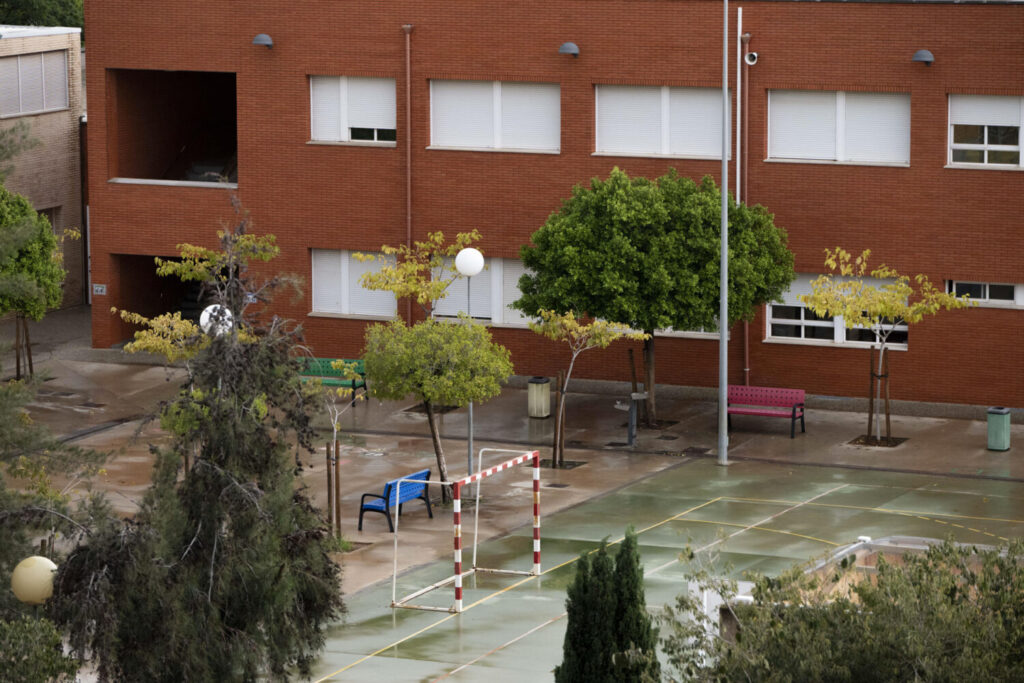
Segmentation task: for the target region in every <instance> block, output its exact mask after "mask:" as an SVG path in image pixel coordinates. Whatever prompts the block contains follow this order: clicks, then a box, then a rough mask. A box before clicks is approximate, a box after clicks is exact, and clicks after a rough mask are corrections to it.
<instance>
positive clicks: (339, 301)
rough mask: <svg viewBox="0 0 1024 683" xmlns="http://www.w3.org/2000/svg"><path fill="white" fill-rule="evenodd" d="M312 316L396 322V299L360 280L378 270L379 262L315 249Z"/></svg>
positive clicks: (390, 294) (341, 252)
mask: <svg viewBox="0 0 1024 683" xmlns="http://www.w3.org/2000/svg"><path fill="white" fill-rule="evenodd" d="M312 252H313V254H312V259H313V278H312V279H313V313H337V314H341V315H353V316H361V315H362V316H373V317H385V318H393V317H395V315H396V314H397V312H398V304H397V300H396V299H395V295H394V294H392V293H391V292H387V291H378V290H370V289H366V288H365V287H363V285H362V284H361V283H360V282H359V278H360V277H362V275H363V274H364V273H369V272H373V271H375V270H377V269H378V267H379V265H380V264H379V262H378V261H366V262H364V261H360V260H358V259H355V258H353V257H352V254H351V252H348V251H338V250H333V249H313V250H312Z"/></svg>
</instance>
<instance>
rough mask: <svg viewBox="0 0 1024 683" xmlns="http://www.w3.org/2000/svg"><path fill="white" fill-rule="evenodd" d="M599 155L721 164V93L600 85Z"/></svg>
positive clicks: (597, 104)
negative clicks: (716, 161)
mask: <svg viewBox="0 0 1024 683" xmlns="http://www.w3.org/2000/svg"><path fill="white" fill-rule="evenodd" d="M594 96H595V99H596V106H595V112H596V116H597V121H596V126H595V129H596V131H597V140H596V141H595V149H596V151H597V153H598V154H621V155H627V156H676V157H697V158H715V159H717V158H721V154H722V91H721V90H718V89H715V88H672V87H668V86H632V85H598V86H597V87H596V89H595V93H594Z"/></svg>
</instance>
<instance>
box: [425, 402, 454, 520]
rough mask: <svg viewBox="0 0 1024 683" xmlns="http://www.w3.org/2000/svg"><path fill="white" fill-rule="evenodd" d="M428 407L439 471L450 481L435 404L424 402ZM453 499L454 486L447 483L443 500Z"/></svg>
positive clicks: (443, 489) (447, 501)
mask: <svg viewBox="0 0 1024 683" xmlns="http://www.w3.org/2000/svg"><path fill="white" fill-rule="evenodd" d="M423 405H424V407H426V409H427V424H429V425H430V438H431V439H432V440H433V442H434V455H435V456H436V457H437V471H438V472H439V473H440V475H441V476H440V480H441V481H448V463H446V462H445V459H444V447H443V446H441V435H440V434H439V433H438V431H437V422H436V421H435V420H434V405H433V404H432V403H431V402H430V401H424V402H423ZM451 500H452V487H451V486H448V485H445V486H442V487H441V502H442V503H450V502H451Z"/></svg>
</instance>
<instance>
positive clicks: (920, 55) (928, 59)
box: [910, 50, 935, 66]
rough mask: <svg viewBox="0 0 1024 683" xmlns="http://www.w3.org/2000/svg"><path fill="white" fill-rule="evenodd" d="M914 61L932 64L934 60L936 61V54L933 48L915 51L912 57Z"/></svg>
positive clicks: (927, 64) (926, 64)
mask: <svg viewBox="0 0 1024 683" xmlns="http://www.w3.org/2000/svg"><path fill="white" fill-rule="evenodd" d="M910 61H912V62H924V65H925V66H931V65H932V62H934V61H935V55H933V54H932V53H931V50H918V51H917V52H915V53H914V56H913V57H911V58H910Z"/></svg>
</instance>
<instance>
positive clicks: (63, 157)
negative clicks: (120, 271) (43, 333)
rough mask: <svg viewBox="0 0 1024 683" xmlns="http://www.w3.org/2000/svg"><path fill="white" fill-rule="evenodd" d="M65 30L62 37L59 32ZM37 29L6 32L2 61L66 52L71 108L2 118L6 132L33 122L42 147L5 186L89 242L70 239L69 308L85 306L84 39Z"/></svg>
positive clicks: (16, 164) (23, 157)
mask: <svg viewBox="0 0 1024 683" xmlns="http://www.w3.org/2000/svg"><path fill="white" fill-rule="evenodd" d="M58 31H59V33H58ZM41 32H42V33H51V35H31V34H32V33H33V32H32V31H25V30H3V29H0V34H3V37H2V38H0V58H2V57H9V56H12V55H24V54H32V53H37V52H49V51H54V50H65V51H66V52H67V66H68V107H67V108H66V109H59V110H57V111H47V112H42V113H36V114H26V115H24V116H13V117H9V118H3V119H0V129H2V128H9V127H11V126H14V125H16V124H17V123H18V122H19V121H27V122H28V123H29V126H30V134H31V136H32V137H33V138H35V139H36V140H37V141H38V142H39V144H38V145H36V146H35V147H33V148H32V149H30V150H27V151H25V152H22V153H21V154H20V155H18V156H17V157H15V158H14V159H13V160H12V162H11V165H12V167H13V169H14V170H13V172H12V173H11V174H10V175H9V176H8V177H7V180H6V181H5V182H4V185H5V186H6V187H7V189H9V190H11V191H12V192H17V193H18V194H21V195H24V196H25V197H27V198H28V200H29V201H30V202H31V203H32V206H33V207H34V208H35V209H36V211H40V212H44V213H46V214H47V216H48V217H49V218H50V219H51V223H53V228H54V231H55V232H56V233H57V234H58V235H59V234H62V233H63V232H64V231H65V230H67V229H72V228H73V229H76V230H78V231H79V232H81V233H82V235H83V239H77V240H71V239H68V240H65V241H64V248H63V251H64V269H65V270H66V271H67V276H66V277H65V279H64V302H63V305H64V306H75V305H78V304H82V303H84V302H85V285H86V265H85V251H86V245H85V240H84V235H85V230H84V229H83V228H84V226H83V222H82V176H81V165H80V158H79V155H80V150H79V140H80V135H79V118H80V117H81V115H82V114H83V113H84V112H85V101H84V99H83V96H84V92H83V89H82V68H81V41H80V40H79V29H41ZM19 35H25V37H18V36H19Z"/></svg>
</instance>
